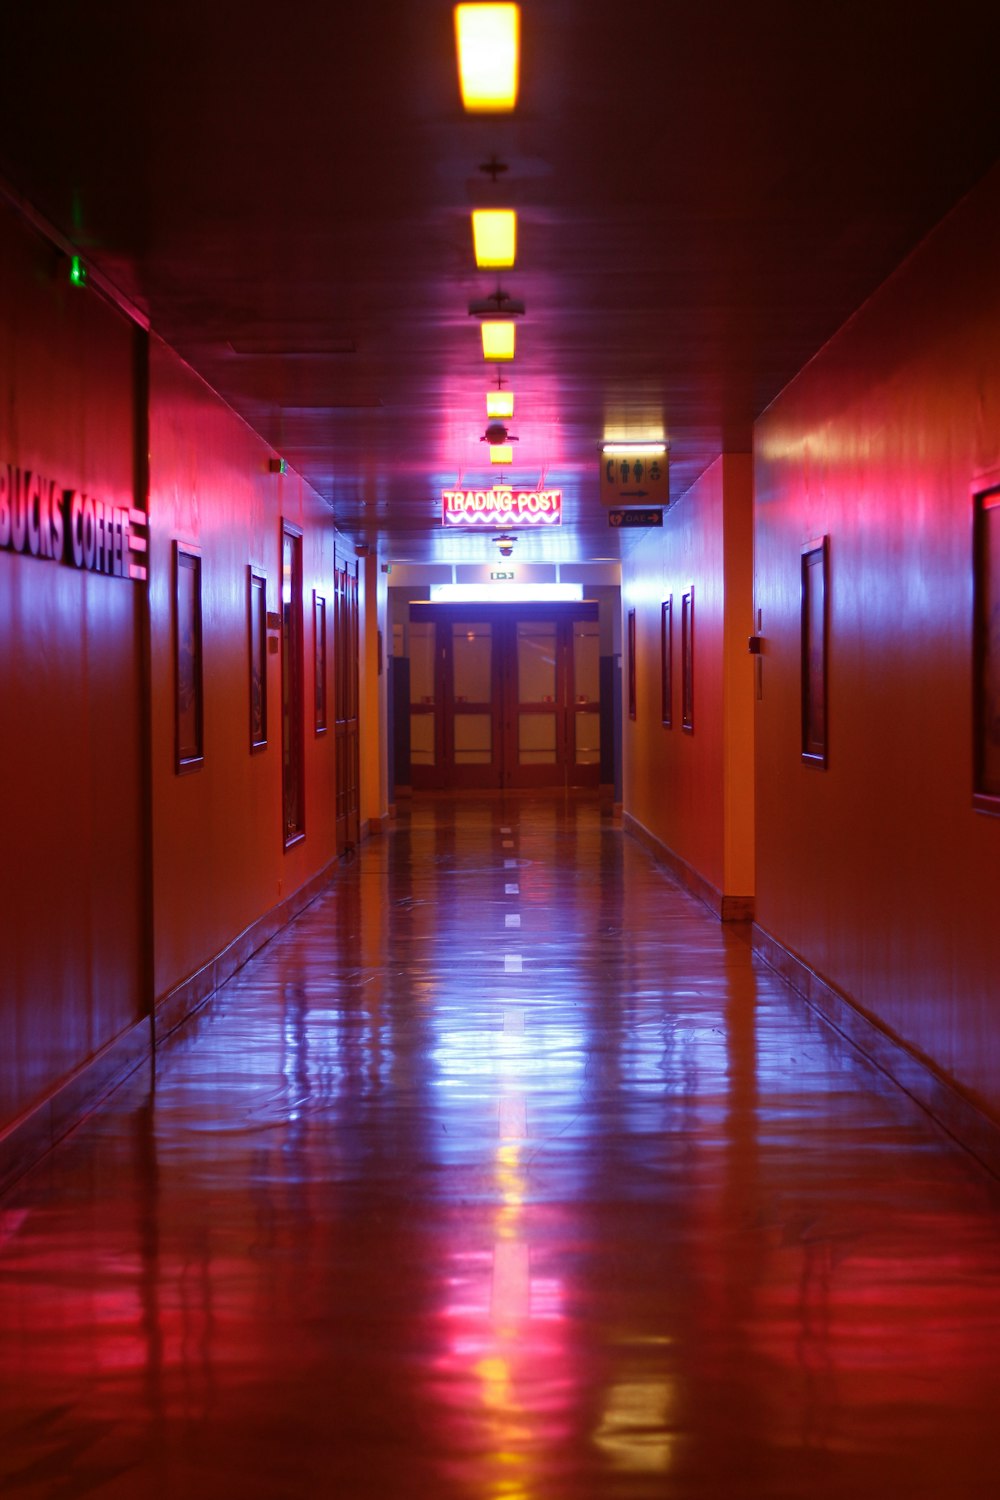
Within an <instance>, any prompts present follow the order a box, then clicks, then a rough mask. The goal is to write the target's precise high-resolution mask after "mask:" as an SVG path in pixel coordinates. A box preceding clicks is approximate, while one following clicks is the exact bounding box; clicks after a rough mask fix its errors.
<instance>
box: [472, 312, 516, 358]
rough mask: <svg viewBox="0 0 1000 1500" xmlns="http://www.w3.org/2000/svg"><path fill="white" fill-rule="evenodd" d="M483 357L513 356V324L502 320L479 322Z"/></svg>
mask: <svg viewBox="0 0 1000 1500" xmlns="http://www.w3.org/2000/svg"><path fill="white" fill-rule="evenodd" d="M479 326H480V328H481V329H482V330H483V358H484V359H513V358H514V324H513V323H508V322H507V321H506V320H503V321H491V322H489V323H480V325H479Z"/></svg>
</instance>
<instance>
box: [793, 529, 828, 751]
mask: <svg viewBox="0 0 1000 1500" xmlns="http://www.w3.org/2000/svg"><path fill="white" fill-rule="evenodd" d="M829 573H830V538H829V537H828V536H823V537H818V538H816V539H815V540H814V541H811V542H807V543H806V544H805V546H804V547H803V548H802V554H801V562H800V575H801V632H800V639H801V653H802V659H801V682H802V689H801V693H802V759H803V760H804V761H808V762H811V763H812V764H814V765H818V766H824V767H825V766H826V764H827V757H828V721H827V691H828V652H829V615H830V609H829Z"/></svg>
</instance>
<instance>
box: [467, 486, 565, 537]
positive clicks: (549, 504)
mask: <svg viewBox="0 0 1000 1500" xmlns="http://www.w3.org/2000/svg"><path fill="white" fill-rule="evenodd" d="M441 523H442V525H444V526H489V527H491V528H493V527H496V526H501V527H502V526H561V525H562V490H515V489H513V488H512V487H505V486H503V485H498V486H497V487H496V488H495V489H491V490H442V491H441Z"/></svg>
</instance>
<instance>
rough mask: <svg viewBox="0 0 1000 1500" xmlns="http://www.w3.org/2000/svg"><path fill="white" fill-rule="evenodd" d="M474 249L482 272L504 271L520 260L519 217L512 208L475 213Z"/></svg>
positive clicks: (473, 214)
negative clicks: (518, 258) (518, 240)
mask: <svg viewBox="0 0 1000 1500" xmlns="http://www.w3.org/2000/svg"><path fill="white" fill-rule="evenodd" d="M472 246H473V250H474V251H475V256H476V265H477V266H479V267H480V269H481V270H486V271H490V270H502V269H504V268H507V267H510V266H512V265H513V264H514V261H515V259H516V257H517V214H516V213H515V212H514V210H513V209H512V208H476V209H473V211H472Z"/></svg>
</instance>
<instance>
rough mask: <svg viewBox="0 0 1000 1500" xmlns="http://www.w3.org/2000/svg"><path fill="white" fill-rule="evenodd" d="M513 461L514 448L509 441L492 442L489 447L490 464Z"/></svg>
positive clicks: (510, 462)
mask: <svg viewBox="0 0 1000 1500" xmlns="http://www.w3.org/2000/svg"><path fill="white" fill-rule="evenodd" d="M513 462H514V448H513V444H511V443H494V444H493V446H492V448H491V449H490V463H491V464H512V463H513Z"/></svg>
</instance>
